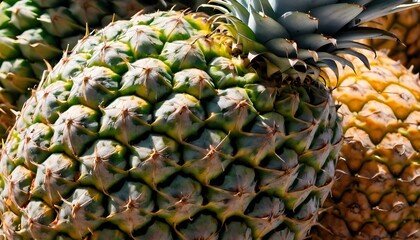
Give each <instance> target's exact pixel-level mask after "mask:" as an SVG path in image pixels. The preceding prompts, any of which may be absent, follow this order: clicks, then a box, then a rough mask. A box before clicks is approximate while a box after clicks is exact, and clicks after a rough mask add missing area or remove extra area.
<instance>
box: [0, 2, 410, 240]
mask: <svg viewBox="0 0 420 240" xmlns="http://www.w3.org/2000/svg"><path fill="white" fill-rule="evenodd" d="M214 2H215V4H219V5H212V6H213V7H214V8H216V9H217V10H219V11H221V12H225V13H224V14H220V15H215V16H214V17H211V18H209V17H207V16H206V15H203V14H200V13H195V14H192V13H186V12H177V11H169V12H165V11H161V12H156V13H151V14H137V15H135V16H134V17H133V18H132V19H130V20H121V21H115V22H112V23H111V24H110V25H108V26H107V27H105V28H104V29H103V30H100V31H98V32H95V33H92V34H91V35H89V36H85V37H84V38H83V39H81V40H80V41H79V42H78V44H77V45H76V46H75V48H74V49H73V51H72V52H71V53H69V54H67V53H65V54H64V56H63V58H62V59H61V60H60V61H59V63H58V64H57V65H55V67H54V68H53V69H51V71H49V72H48V74H47V75H46V76H45V78H43V80H42V83H41V84H40V85H39V87H38V89H37V91H36V92H34V93H33V94H32V96H31V98H29V100H28V101H27V102H26V103H25V106H24V108H23V110H22V113H21V115H20V117H19V118H18V120H17V123H16V125H15V127H14V129H13V130H12V131H11V133H10V135H9V137H8V139H7V141H6V144H5V147H4V148H3V152H2V155H1V159H0V173H1V182H0V187H1V191H0V196H1V201H0V203H1V204H0V213H1V221H2V231H3V232H2V234H3V236H4V237H5V238H8V239H103V238H112V239H128V238H133V239H286V240H288V239H303V238H305V237H306V235H307V233H308V232H309V230H310V228H311V227H312V225H314V224H315V221H316V219H317V214H318V209H319V207H320V206H321V205H322V203H323V202H324V200H325V198H326V197H327V196H328V194H329V193H330V190H331V186H332V184H333V178H334V171H335V165H336V159H337V155H338V152H339V149H340V147H341V144H342V129H341V121H340V118H339V117H338V115H337V112H336V106H335V104H334V101H333V99H332V96H331V92H330V90H329V89H328V88H326V87H325V86H324V84H323V82H322V81H323V80H322V77H321V76H327V75H325V74H322V72H321V69H320V68H321V67H325V66H328V67H330V68H332V69H333V70H337V64H336V62H335V61H339V62H341V63H343V64H344V65H350V66H351V65H352V64H351V62H348V61H346V60H345V59H344V58H341V57H339V56H337V55H336V54H339V53H350V54H354V55H357V56H358V57H359V58H361V59H362V60H365V59H366V58H365V57H364V56H363V55H360V54H357V52H355V51H353V50H350V49H348V48H349V47H361V48H368V47H367V46H365V45H362V44H360V43H356V42H354V40H356V39H359V38H364V37H377V36H385V37H392V36H391V35H389V34H387V33H386V32H384V31H381V30H374V29H370V28H359V27H358V24H360V23H362V22H364V21H367V20H370V18H372V17H377V16H379V15H381V14H386V13H387V11H388V10H389V9H392V8H393V7H395V6H396V5H398V4H399V3H402V2H403V1H393V2H392V4H390V3H389V2H384V1H382V0H380V1H379V0H372V1H368V3H366V4H365V5H364V6H361V5H357V4H348V3H345V2H346V1H323V2H322V3H321V2H317V3H311V4H307V3H306V1H293V2H289V3H286V2H284V3H282V4H281V5H280V4H276V3H277V2H276V1H270V2H269V1H261V2H258V1H252V2H251V1H247V2H245V1H240V2H237V1H233V0H232V1H214ZM259 3H261V4H259ZM247 9H248V10H249V11H248V10H247ZM378 9H381V11H380V13H378V14H376V12H377V11H378ZM333 10H334V11H333ZM229 12H230V13H231V14H230V13H229ZM309 12H310V13H311V14H312V16H311V15H309V14H307V13H309ZM331 12H334V13H335V14H331ZM263 13H265V14H267V15H264V14H263ZM344 13H345V16H346V17H345V18H343V14H344ZM232 14H233V15H235V16H237V17H238V18H236V17H235V16H233V15H232ZM315 17H316V18H315ZM323 18H325V19H323ZM274 19H276V20H278V22H277V21H275V20H274ZM222 20H226V21H222ZM332 20H334V21H332ZM330 22H334V24H331V23H330ZM248 26H249V27H248ZM326 34H328V35H330V36H334V37H335V38H333V37H329V38H327V37H324V35H326ZM290 39H293V41H292V40H290Z"/></svg>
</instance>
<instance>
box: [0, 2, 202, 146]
mask: <svg viewBox="0 0 420 240" xmlns="http://www.w3.org/2000/svg"><path fill="white" fill-rule="evenodd" d="M200 3H203V1H202V0H200V1H198V0H197V1H176V0H168V1H163V0H160V1H157V0H153V1H152V0H19V1H17V0H5V1H0V114H1V115H0V139H3V138H5V136H6V134H7V130H8V129H9V128H10V127H11V126H12V125H13V123H14V122H15V118H16V116H15V114H14V112H13V111H11V110H14V111H19V110H20V109H21V107H22V104H23V103H24V101H25V100H26V99H27V98H28V97H29V96H30V95H31V90H32V89H33V88H34V87H35V86H36V85H37V84H38V83H39V81H40V79H41V78H42V75H43V71H44V70H46V69H47V64H46V61H47V62H48V63H49V64H50V65H52V66H53V65H54V64H56V63H57V62H58V60H59V59H60V58H61V57H62V55H63V52H64V51H65V50H66V49H68V50H71V49H72V48H73V46H74V45H75V44H76V43H77V41H78V40H79V39H81V38H82V37H83V36H84V35H86V31H93V30H94V29H98V28H102V27H104V26H106V25H107V24H108V23H110V22H111V21H112V19H128V18H130V17H131V16H132V15H134V14H135V13H137V12H138V11H143V12H152V11H155V10H157V9H169V8H171V7H173V6H174V5H176V6H177V7H178V8H185V7H191V8H196V7H197V6H198V4H200ZM194 10H195V9H194Z"/></svg>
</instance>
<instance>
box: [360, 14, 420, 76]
mask: <svg viewBox="0 0 420 240" xmlns="http://www.w3.org/2000/svg"><path fill="white" fill-rule="evenodd" d="M419 22H420V7H417V8H413V9H409V10H405V11H402V12H397V13H394V14H391V15H387V16H384V17H380V18H377V19H374V20H372V22H369V23H368V24H367V25H368V26H371V27H376V28H380V29H386V30H388V31H390V32H392V33H394V34H395V35H396V36H397V37H398V38H399V40H400V41H401V42H397V41H390V40H381V39H374V40H367V42H368V43H369V44H370V45H371V46H373V47H374V48H375V49H388V51H389V53H388V55H389V56H390V57H391V58H392V59H394V60H397V61H400V62H401V63H402V64H403V65H404V66H405V67H406V68H410V67H413V72H414V73H418V72H420V39H419V36H420V24H419Z"/></svg>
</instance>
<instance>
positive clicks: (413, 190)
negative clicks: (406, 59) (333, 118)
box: [312, 52, 420, 239]
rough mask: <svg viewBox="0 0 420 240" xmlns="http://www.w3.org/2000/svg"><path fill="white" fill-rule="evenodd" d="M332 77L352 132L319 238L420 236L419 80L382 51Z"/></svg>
mask: <svg viewBox="0 0 420 240" xmlns="http://www.w3.org/2000/svg"><path fill="white" fill-rule="evenodd" d="M370 60H371V70H368V69H367V68H365V67H364V66H363V65H362V64H361V63H358V64H356V61H355V66H356V74H355V73H353V72H352V70H349V69H346V70H345V71H344V72H343V73H342V74H341V77H340V78H339V80H338V84H337V82H331V87H335V90H334V91H333V96H334V98H335V99H336V100H337V101H338V104H340V105H341V107H340V108H339V110H338V111H339V114H340V115H342V117H343V130H344V136H345V138H346V140H345V142H344V144H343V147H342V149H341V151H340V159H339V161H338V164H337V173H336V181H335V183H334V185H333V188H332V195H331V197H329V198H327V200H326V202H325V203H324V206H323V208H324V209H325V211H323V213H322V214H321V216H320V221H319V226H317V227H316V228H314V229H313V231H312V236H313V239H418V238H420V233H419V231H418V229H420V194H419V175H418V173H419V171H420V165H419V160H420V153H419V151H420V141H419V140H420V130H419V127H418V126H419V124H420V111H419V110H420V84H419V74H418V73H417V74H413V73H412V72H411V70H409V69H407V68H405V67H404V66H403V65H401V64H400V63H399V62H396V61H394V60H392V59H390V58H389V57H388V56H386V53H385V52H378V57H377V58H376V59H373V55H370Z"/></svg>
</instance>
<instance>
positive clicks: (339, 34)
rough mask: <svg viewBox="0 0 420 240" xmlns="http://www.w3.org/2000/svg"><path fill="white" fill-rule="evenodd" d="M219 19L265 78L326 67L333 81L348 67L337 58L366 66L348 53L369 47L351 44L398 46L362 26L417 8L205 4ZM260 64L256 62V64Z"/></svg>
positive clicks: (334, 0) (251, 1)
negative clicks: (380, 42)
mask: <svg viewBox="0 0 420 240" xmlns="http://www.w3.org/2000/svg"><path fill="white" fill-rule="evenodd" d="M204 6H206V7H212V8H214V9H216V10H218V11H220V12H221V13H222V14H219V15H216V16H215V17H214V20H215V22H217V23H220V22H222V24H221V26H223V27H224V28H227V29H228V30H229V32H230V34H232V33H233V34H234V38H235V39H236V41H237V42H236V46H237V47H240V48H241V49H242V51H243V52H246V53H249V57H250V59H251V60H252V59H255V58H256V57H262V59H263V60H264V61H265V63H266V66H267V74H268V75H269V76H271V75H272V74H274V73H277V72H280V73H285V74H283V76H291V75H295V76H298V77H299V78H300V79H305V78H306V75H307V74H319V73H320V72H321V71H320V70H321V69H322V68H323V67H328V68H330V69H332V70H333V71H334V73H335V74H336V75H337V76H338V66H339V65H338V63H340V64H341V65H342V66H350V67H351V68H353V69H354V67H353V64H352V63H351V62H350V61H348V60H346V59H345V58H343V57H340V54H351V55H354V56H356V57H357V58H359V59H360V60H361V61H362V62H363V63H364V64H365V65H366V66H367V67H368V68H369V61H368V59H367V57H365V56H364V55H363V54H361V53H360V52H358V51H356V50H354V49H360V48H361V49H368V50H371V51H374V49H372V47H370V46H368V45H366V44H363V43H360V42H358V41H357V40H362V39H368V38H372V39H374V38H382V39H394V40H398V39H397V37H396V36H395V35H393V34H392V33H390V32H387V31H384V30H381V29H376V28H372V27H364V26H361V24H362V23H365V22H367V21H371V20H373V19H375V18H377V17H381V16H384V15H388V14H391V13H394V12H398V11H402V10H405V9H408V8H412V7H415V6H420V1H418V0H411V1H407V0H293V1H284V0H210V3H209V4H204ZM260 59H261V58H260Z"/></svg>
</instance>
